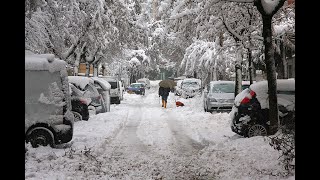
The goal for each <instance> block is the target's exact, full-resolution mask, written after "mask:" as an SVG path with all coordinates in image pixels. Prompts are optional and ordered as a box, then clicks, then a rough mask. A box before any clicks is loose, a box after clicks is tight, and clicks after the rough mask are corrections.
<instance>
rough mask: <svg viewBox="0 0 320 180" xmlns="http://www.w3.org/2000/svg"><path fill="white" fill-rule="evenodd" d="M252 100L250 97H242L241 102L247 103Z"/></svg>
mask: <svg viewBox="0 0 320 180" xmlns="http://www.w3.org/2000/svg"><path fill="white" fill-rule="evenodd" d="M249 102H250V99H249V98H248V97H245V98H243V99H242V101H241V104H247V103H249Z"/></svg>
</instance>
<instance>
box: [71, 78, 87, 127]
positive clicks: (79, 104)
mask: <svg viewBox="0 0 320 180" xmlns="http://www.w3.org/2000/svg"><path fill="white" fill-rule="evenodd" d="M69 87H70V95H71V106H72V111H73V112H77V113H79V114H80V115H81V117H78V116H77V114H76V113H75V114H76V115H75V117H76V120H78V121H79V120H89V109H88V106H89V105H90V103H91V99H90V98H84V97H83V93H82V92H81V91H80V90H79V89H78V88H76V87H75V86H74V85H73V84H71V83H69ZM80 118H81V119H80Z"/></svg>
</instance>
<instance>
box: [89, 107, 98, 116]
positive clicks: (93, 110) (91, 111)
mask: <svg viewBox="0 0 320 180" xmlns="http://www.w3.org/2000/svg"><path fill="white" fill-rule="evenodd" d="M88 110H89V117H90V116H92V115H96V113H97V111H96V108H95V107H94V106H88Z"/></svg>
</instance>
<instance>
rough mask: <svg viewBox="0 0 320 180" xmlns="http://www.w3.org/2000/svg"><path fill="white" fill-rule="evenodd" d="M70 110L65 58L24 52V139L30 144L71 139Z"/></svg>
mask: <svg viewBox="0 0 320 180" xmlns="http://www.w3.org/2000/svg"><path fill="white" fill-rule="evenodd" d="M73 123H74V116H73V113H72V112H71V101H70V94H69V83H68V79H67V70H66V63H65V61H62V60H59V59H57V58H55V56H54V55H53V54H33V53H31V52H30V51H28V52H27V51H26V53H25V140H26V142H30V143H31V145H32V147H38V146H39V145H42V146H47V145H50V146H51V147H54V146H55V145H57V144H62V143H67V142H69V141H71V139H72V136H73Z"/></svg>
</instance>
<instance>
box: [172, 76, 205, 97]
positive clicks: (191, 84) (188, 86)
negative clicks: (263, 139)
mask: <svg viewBox="0 0 320 180" xmlns="http://www.w3.org/2000/svg"><path fill="white" fill-rule="evenodd" d="M199 93H201V80H200V79H196V78H185V79H183V80H179V81H178V82H177V86H176V88H175V94H177V95H179V96H181V97H183V98H192V97H194V96H195V95H196V94H199Z"/></svg>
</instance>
